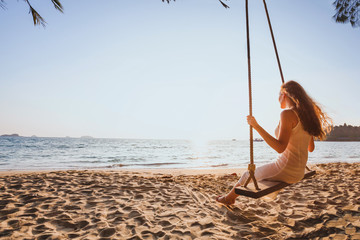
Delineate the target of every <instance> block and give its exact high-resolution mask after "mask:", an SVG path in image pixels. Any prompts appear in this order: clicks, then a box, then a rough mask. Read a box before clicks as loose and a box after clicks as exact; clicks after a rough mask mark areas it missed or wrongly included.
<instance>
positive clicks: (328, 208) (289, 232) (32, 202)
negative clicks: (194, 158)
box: [0, 163, 360, 239]
mask: <svg viewBox="0 0 360 240" xmlns="http://www.w3.org/2000/svg"><path fill="white" fill-rule="evenodd" d="M311 167H312V169H314V170H316V171H317V172H318V173H317V175H316V176H315V177H312V178H311V179H307V180H304V181H302V182H300V183H297V184H293V185H291V186H290V187H287V188H286V189H284V190H283V191H282V192H280V194H279V195H278V196H277V198H276V199H274V200H271V199H258V200H254V199H249V198H245V197H239V198H238V199H237V202H236V204H235V205H234V206H232V207H226V206H224V205H221V204H218V203H216V202H215V200H214V198H215V197H216V196H218V195H220V194H223V193H225V192H227V191H228V190H229V189H230V188H231V187H232V185H233V184H234V183H235V182H236V181H237V180H238V178H239V175H240V173H241V171H243V170H239V169H236V170H234V169H217V170H179V169H177V170H176V169H173V170H171V169H170V170H169V169H167V170H136V171H135V170H121V171H103V170H82V171H74V170H71V171H41V172H2V173H1V174H0V238H1V239H360V163H352V164H347V163H331V164H319V165H314V166H311ZM233 173H237V176H235V174H233Z"/></svg>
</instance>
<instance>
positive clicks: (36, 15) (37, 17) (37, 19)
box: [29, 6, 46, 27]
mask: <svg viewBox="0 0 360 240" xmlns="http://www.w3.org/2000/svg"><path fill="white" fill-rule="evenodd" d="M29 13H31V15H32V17H33V21H34V25H35V26H36V25H40V24H41V25H42V26H43V27H45V25H46V22H45V20H44V18H43V17H42V16H40V14H39V13H38V12H37V11H36V10H35V9H34V8H33V7H32V6H30V11H29Z"/></svg>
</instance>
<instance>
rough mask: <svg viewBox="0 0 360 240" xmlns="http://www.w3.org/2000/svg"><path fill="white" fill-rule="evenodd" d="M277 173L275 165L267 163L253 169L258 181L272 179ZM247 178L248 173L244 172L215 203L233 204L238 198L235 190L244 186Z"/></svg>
mask: <svg viewBox="0 0 360 240" xmlns="http://www.w3.org/2000/svg"><path fill="white" fill-rule="evenodd" d="M278 173H279V169H278V167H277V166H276V164H275V163H268V164H265V165H262V166H260V167H258V168H256V169H255V178H256V180H258V181H260V180H263V179H267V178H270V177H273V176H275V175H277V174H278ZM248 177H249V171H246V172H244V173H243V174H242V176H241V178H240V179H239V181H238V182H237V183H236V184H235V186H234V187H233V188H232V189H231V191H230V192H229V193H228V194H227V195H225V196H221V197H217V198H216V201H218V202H220V203H223V204H226V205H231V204H234V203H235V199H236V198H237V197H238V196H239V195H237V194H236V193H235V188H236V187H239V186H242V185H244V184H245V182H246V180H247V179H248ZM250 182H252V180H250Z"/></svg>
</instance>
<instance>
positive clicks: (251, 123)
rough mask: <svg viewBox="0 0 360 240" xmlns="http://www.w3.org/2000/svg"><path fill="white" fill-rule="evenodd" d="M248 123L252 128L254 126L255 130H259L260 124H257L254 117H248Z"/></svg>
mask: <svg viewBox="0 0 360 240" xmlns="http://www.w3.org/2000/svg"><path fill="white" fill-rule="evenodd" d="M247 122H248V124H249V125H250V126H252V127H253V128H255V129H256V128H257V127H259V124H258V123H257V121H256V119H255V118H254V117H253V116H250V115H248V116H247Z"/></svg>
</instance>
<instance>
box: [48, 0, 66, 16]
mask: <svg viewBox="0 0 360 240" xmlns="http://www.w3.org/2000/svg"><path fill="white" fill-rule="evenodd" d="M51 2H52V3H53V4H54V7H55V9H56V10H58V11H60V12H62V13H63V12H64V9H63V6H62V5H61V3H60V1H59V0H51Z"/></svg>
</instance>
